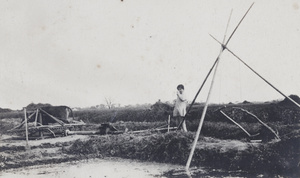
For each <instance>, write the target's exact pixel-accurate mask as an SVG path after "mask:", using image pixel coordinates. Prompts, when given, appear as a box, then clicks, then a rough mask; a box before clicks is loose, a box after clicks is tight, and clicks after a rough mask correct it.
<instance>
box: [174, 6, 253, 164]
mask: <svg viewBox="0 0 300 178" xmlns="http://www.w3.org/2000/svg"><path fill="white" fill-rule="evenodd" d="M253 4H254V3H252V5H251V6H250V7H249V9H248V10H247V12H246V13H245V15H244V16H243V17H242V19H241V20H240V21H239V23H238V25H237V26H236V27H235V29H234V30H233V32H232V33H231V35H230V36H229V38H228V40H227V42H226V43H225V44H224V41H225V38H226V32H227V28H228V24H229V21H230V18H229V20H228V23H227V27H226V31H225V35H224V39H223V43H222V45H221V50H220V53H219V55H218V57H217V59H216V62H215V63H214V65H213V67H212V69H213V68H214V67H215V70H214V74H213V78H212V81H211V85H210V89H209V92H208V95H207V99H206V103H205V106H204V109H203V111H202V115H201V119H200V122H199V126H198V129H197V132H196V136H195V139H194V141H193V144H192V148H191V151H190V154H189V158H188V161H187V163H186V167H185V169H186V170H188V169H189V167H190V164H191V161H192V158H193V155H194V151H195V148H196V145H197V142H198V139H199V135H200V132H201V128H202V126H203V122H204V118H205V115H206V110H207V107H208V104H209V99H210V95H211V91H212V88H213V84H214V79H215V76H216V73H217V68H218V64H219V60H220V57H221V55H222V53H223V51H224V50H225V49H226V46H227V44H228V43H229V41H230V39H231V38H232V36H233V34H234V33H235V32H236V30H237V28H238V27H239V26H240V24H241V23H242V21H243V20H244V18H245V17H246V15H247V14H248V12H249V10H250V9H251V8H252V6H253ZM230 17H231V16H230ZM223 44H224V45H223ZM212 69H211V70H212ZM210 72H211V71H210ZM210 72H209V74H210ZM209 74H208V75H209ZM205 81H206V79H205ZM205 81H204V83H205ZM204 83H203V85H204ZM201 88H202V86H201ZM201 88H200V90H201ZM199 92H200V91H199ZM199 92H198V93H197V95H196V97H197V96H198V94H199ZM196 97H195V99H194V100H196ZM194 100H193V101H194ZM191 107H192V106H190V108H191ZM190 108H189V110H190ZM184 120H185V117H184V118H183V120H182V122H181V123H180V125H179V126H178V128H179V127H180V126H181V124H182V123H183V121H184Z"/></svg>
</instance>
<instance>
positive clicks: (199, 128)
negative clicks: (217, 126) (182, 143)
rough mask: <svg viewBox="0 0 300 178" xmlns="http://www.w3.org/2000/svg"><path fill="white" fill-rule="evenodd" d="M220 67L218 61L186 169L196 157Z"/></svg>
mask: <svg viewBox="0 0 300 178" xmlns="http://www.w3.org/2000/svg"><path fill="white" fill-rule="evenodd" d="M222 51H223V50H222ZM221 54H222V52H220V54H219V56H218V58H220V57H221ZM218 65H219V60H218V61H217V64H216V67H215V71H214V74H213V79H212V81H211V84H210V89H209V92H208V95H207V99H206V102H205V106H204V109H203V112H202V116H201V119H200V123H199V126H198V129H197V132H196V135H195V139H194V142H193V145H192V149H191V152H190V155H189V158H188V161H187V163H186V166H185V169H189V167H190V164H191V161H192V158H193V155H194V151H195V148H196V145H197V142H198V139H199V135H200V132H201V128H202V125H203V122H204V118H205V114H206V110H207V107H208V103H209V99H210V95H211V91H212V88H213V84H214V80H215V77H216V73H217V68H218Z"/></svg>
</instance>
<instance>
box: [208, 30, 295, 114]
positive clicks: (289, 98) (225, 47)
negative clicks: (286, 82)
mask: <svg viewBox="0 0 300 178" xmlns="http://www.w3.org/2000/svg"><path fill="white" fill-rule="evenodd" d="M210 36H211V37H212V38H213V39H214V40H216V41H217V42H218V43H219V44H221V45H222V46H223V48H224V49H226V50H227V51H229V52H230V53H231V54H232V55H233V56H234V57H236V58H237V59H238V60H239V61H241V62H242V63H243V64H244V65H245V66H246V67H248V68H249V69H250V70H251V71H252V72H254V73H255V74H256V75H257V76H258V77H260V78H261V79H262V80H263V81H265V82H266V83H267V84H268V85H270V86H271V87H272V88H273V89H275V90H276V91H277V92H278V93H280V94H281V95H282V96H284V97H285V98H287V99H288V100H290V101H291V102H293V103H294V104H295V105H296V106H298V107H299V108H300V104H299V103H297V102H296V101H295V100H293V99H292V98H291V97H289V96H287V95H285V94H284V93H283V92H281V91H280V90H279V89H278V88H276V87H275V86H274V85H272V84H271V83H270V82H269V81H267V80H266V79H265V78H264V77H262V76H261V75H260V74H259V73H257V72H256V71H255V70H254V69H253V68H251V67H250V66H249V65H248V64H247V63H246V62H245V61H243V60H242V59H241V58H240V57H239V56H237V55H236V54H235V53H234V52H232V51H231V50H230V49H228V47H227V46H226V44H225V45H223V43H221V42H220V41H218V40H217V39H216V38H215V37H213V36H212V35H210Z"/></svg>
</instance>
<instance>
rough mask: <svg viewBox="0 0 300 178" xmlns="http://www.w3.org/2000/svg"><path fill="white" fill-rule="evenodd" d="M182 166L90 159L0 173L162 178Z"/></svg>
mask: <svg viewBox="0 0 300 178" xmlns="http://www.w3.org/2000/svg"><path fill="white" fill-rule="evenodd" d="M181 167H182V166H178V165H171V164H161V163H150V162H140V161H134V160H128V159H117V158H112V159H91V160H83V161H76V162H67V163H60V164H48V165H41V166H30V167H25V168H17V169H9V170H5V171H3V172H2V173H0V177H5V178H27V177H28V178H29V177H30V178H38V177H57V178H69V177H70V178H92V177H105V178H113V177H115V178H121V177H124V178H133V177H137V178H139V177H145V178H147V177H149V178H151V177H164V176H163V175H162V173H163V172H165V171H169V170H171V169H176V168H181Z"/></svg>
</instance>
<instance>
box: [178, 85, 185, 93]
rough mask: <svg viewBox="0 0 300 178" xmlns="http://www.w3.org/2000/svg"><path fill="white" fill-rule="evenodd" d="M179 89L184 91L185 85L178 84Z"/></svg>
mask: <svg viewBox="0 0 300 178" xmlns="http://www.w3.org/2000/svg"><path fill="white" fill-rule="evenodd" d="M177 90H178V91H180V92H182V91H183V90H184V86H183V85H182V84H180V85H178V86H177Z"/></svg>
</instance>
